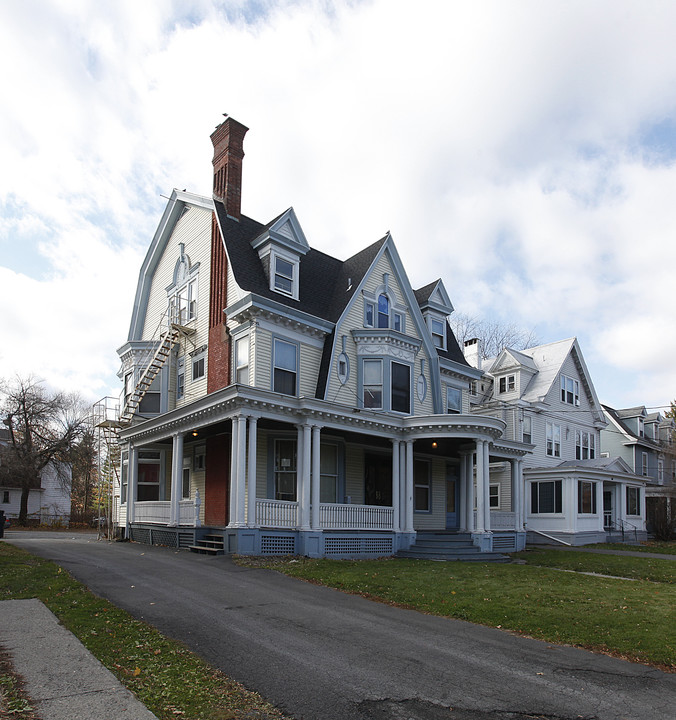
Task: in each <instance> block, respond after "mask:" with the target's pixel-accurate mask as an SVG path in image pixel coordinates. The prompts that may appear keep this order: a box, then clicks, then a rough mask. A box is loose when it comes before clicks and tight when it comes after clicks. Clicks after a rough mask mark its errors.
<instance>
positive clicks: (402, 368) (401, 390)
mask: <svg viewBox="0 0 676 720" xmlns="http://www.w3.org/2000/svg"><path fill="white" fill-rule="evenodd" d="M391 373H392V410H393V411H395V412H403V413H406V414H409V413H410V412H411V368H410V367H409V366H408V365H402V364H401V363H398V362H393V363H392V366H391Z"/></svg>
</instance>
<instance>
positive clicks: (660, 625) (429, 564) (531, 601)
mask: <svg viewBox="0 0 676 720" xmlns="http://www.w3.org/2000/svg"><path fill="white" fill-rule="evenodd" d="M557 558H558V562H557ZM608 558H610V560H609V559H608ZM521 559H522V561H523V560H524V559H525V564H516V563H515V564H506V565H500V564H476V563H461V562H434V561H429V560H404V559H383V560H361V561H345V560H342V561H341V560H325V559H324V560H308V559H293V560H289V559H286V560H280V559H277V560H272V559H266V560H260V559H259V560H257V561H253V562H252V561H248V560H245V559H241V560H240V562H243V563H246V564H256V565H258V566H259V567H260V566H266V567H271V568H274V569H277V570H279V571H281V572H284V573H286V574H288V575H291V576H293V577H297V578H302V579H304V580H309V581H311V582H316V583H320V584H322V585H328V586H330V587H334V588H337V589H339V590H344V591H346V592H350V593H357V594H360V595H363V596H365V597H368V598H371V599H376V600H380V601H382V602H387V603H392V604H395V605H399V606H403V607H407V608H412V609H415V610H419V611H421V612H426V613H431V614H434V615H442V616H446V617H450V618H458V619H461V620H468V621H470V622H474V623H480V624H482V625H489V626H492V627H497V628H501V629H503V630H509V631H512V632H515V633H519V634H523V635H527V636H530V637H534V638H539V639H542V640H546V641H549V642H555V643H564V644H569V645H575V646H578V647H583V648H587V649H590V650H595V651H600V652H604V653H608V654H611V655H615V656H618V657H621V658H625V659H629V660H633V661H637V662H642V663H647V664H650V665H655V666H658V667H661V668H662V669H665V670H668V671H671V672H676V611H675V608H676V586H675V585H674V575H673V563H672V561H670V560H651V559H649V558H645V559H643V558H619V557H617V558H616V557H612V556H606V555H601V556H599V555H596V554H591V553H575V552H558V553H557V552H556V551H547V552H540V551H533V552H527V553H523V554H521ZM616 560H617V561H619V562H614V561H616ZM604 561H605V564H603V563H604ZM648 561H650V563H649V565H648ZM642 563H644V564H646V567H644V568H643V569H642V568H641V564H642ZM660 563H663V565H660ZM545 565H549V566H548V567H545ZM556 567H560V568H562V569H566V568H567V569H571V570H576V571H577V572H561V571H560V570H558V569H555V568H556ZM580 571H583V572H603V574H609V575H619V576H621V579H612V578H603V577H595V576H590V575H583V574H580ZM606 571H607V572H606ZM637 578H639V579H637ZM643 578H650V579H643Z"/></svg>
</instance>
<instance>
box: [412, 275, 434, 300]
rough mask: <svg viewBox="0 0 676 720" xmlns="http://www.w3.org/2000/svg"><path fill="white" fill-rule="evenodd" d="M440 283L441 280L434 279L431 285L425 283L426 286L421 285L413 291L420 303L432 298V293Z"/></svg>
mask: <svg viewBox="0 0 676 720" xmlns="http://www.w3.org/2000/svg"><path fill="white" fill-rule="evenodd" d="M438 284H439V280H434V281H433V282H431V283H430V284H429V285H425V287H421V288H418V289H417V290H414V291H413V293H414V295H415V299H416V301H417V302H418V305H422V304H423V303H424V302H425V301H426V300H429V299H430V295H431V294H432V292H433V290H434V289H435V288H436V286H437V285H438Z"/></svg>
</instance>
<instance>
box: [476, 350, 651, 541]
mask: <svg viewBox="0 0 676 720" xmlns="http://www.w3.org/2000/svg"><path fill="white" fill-rule="evenodd" d="M465 355H466V357H467V359H468V361H469V362H470V364H472V365H473V366H475V367H477V368H478V369H483V375H482V378H481V379H480V380H479V382H478V384H476V385H473V386H472V388H473V391H474V392H473V395H472V396H471V406H472V411H473V412H477V413H480V414H481V415H489V416H491V417H495V418H496V419H499V420H502V421H503V422H504V423H505V425H506V430H505V437H506V438H508V439H509V440H511V441H513V442H518V441H521V442H523V443H527V444H528V445H530V446H531V447H532V453H530V454H529V455H528V456H527V457H526V458H525V460H524V470H523V475H524V482H525V493H524V500H525V503H524V510H523V512H524V521H525V523H526V527H527V530H528V542H529V543H543V542H544V543H547V542H551V541H552V540H555V541H559V542H565V543H568V544H571V545H581V544H585V543H591V542H604V541H605V540H607V539H621V538H622V537H624V538H625V539H628V538H630V539H632V540H636V539H642V538H644V537H645V508H644V496H645V482H644V479H643V478H642V477H640V476H638V475H636V474H635V473H634V470H633V468H632V467H631V466H630V465H629V464H627V463H626V462H625V461H624V460H622V458H619V457H613V458H610V457H601V455H600V447H601V441H600V433H601V432H602V431H603V429H604V428H605V427H606V418H605V416H604V412H603V409H602V406H601V404H600V403H599V401H598V398H597V396H596V392H595V390H594V385H593V383H592V379H591V376H590V374H589V370H588V369H587V366H586V364H585V361H584V358H583V356H582V351H581V350H580V346H579V343H578V341H577V339H575V338H570V339H567V340H562V341H559V342H554V343H549V344H547V345H540V346H538V347H533V348H529V349H526V350H513V349H511V348H505V349H504V350H503V351H502V352H501V353H500V354H499V355H498V357H496V358H492V359H490V360H486V361H482V360H481V355H482V353H481V347H480V345H479V343H478V341H476V340H470V341H468V342H467V343H466V346H465ZM489 483H490V487H489V496H490V503H491V507H492V508H494V509H496V510H498V509H502V508H503V507H504V506H505V505H509V503H510V498H511V496H512V494H513V491H512V487H511V484H512V476H511V473H510V472H509V469H508V468H505V467H504V466H503V464H501V463H498V464H495V465H492V466H491V472H490V481H489Z"/></svg>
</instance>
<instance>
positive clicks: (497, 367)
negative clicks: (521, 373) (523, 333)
mask: <svg viewBox="0 0 676 720" xmlns="http://www.w3.org/2000/svg"><path fill="white" fill-rule="evenodd" d="M518 366H521V367H523V368H526V369H528V370H531V371H533V372H537V366H536V365H535V361H534V360H533V358H532V357H530V356H529V355H526V354H525V352H520V351H519V350H514V349H512V348H505V349H504V350H503V351H502V352H501V353H500V354H499V355H498V356H497V357H496V358H492V359H490V360H487V361H486V367H488V368H489V370H488V372H490V373H491V374H492V375H497V374H498V372H502V371H503V370H504V371H505V372H507V371H509V370H513V369H515V368H517V367H518Z"/></svg>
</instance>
